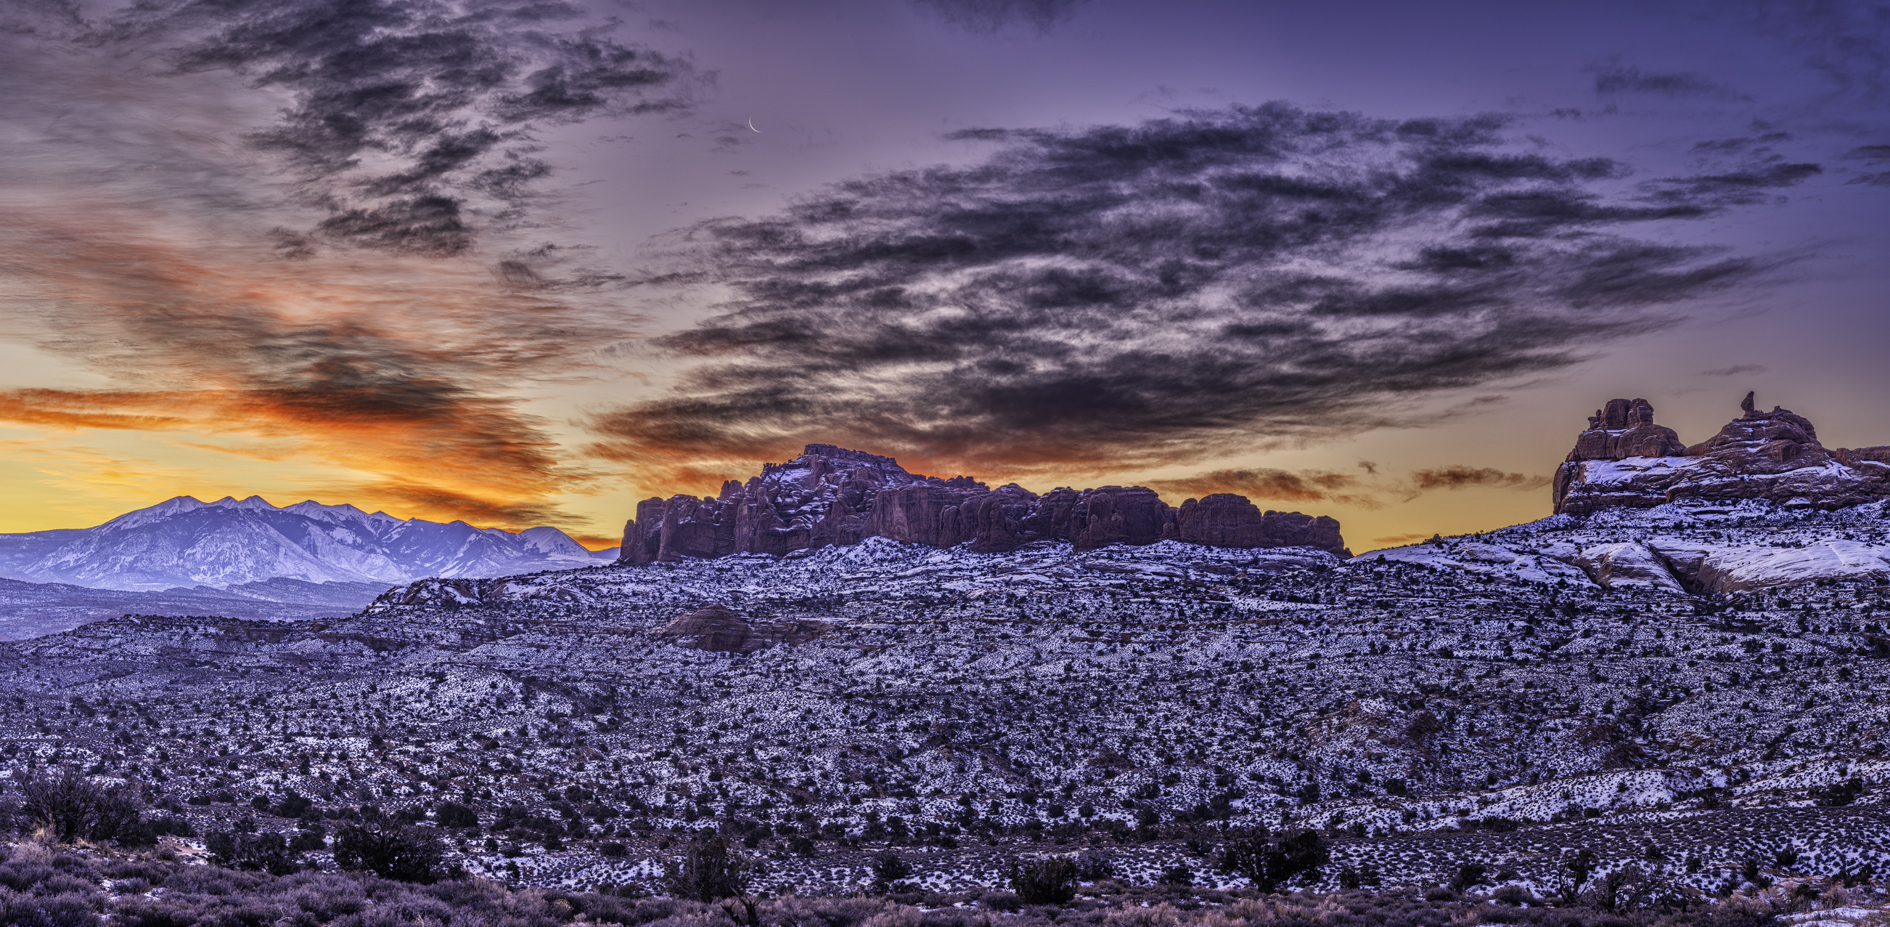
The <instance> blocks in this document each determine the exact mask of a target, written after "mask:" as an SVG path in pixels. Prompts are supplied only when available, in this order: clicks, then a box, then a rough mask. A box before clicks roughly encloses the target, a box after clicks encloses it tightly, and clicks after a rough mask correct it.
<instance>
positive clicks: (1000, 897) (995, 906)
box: [978, 892, 1024, 912]
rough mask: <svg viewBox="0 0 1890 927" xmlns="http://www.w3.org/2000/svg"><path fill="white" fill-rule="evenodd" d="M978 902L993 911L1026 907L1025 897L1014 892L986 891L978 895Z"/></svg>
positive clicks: (1016, 909) (1018, 909)
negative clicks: (1020, 896)
mask: <svg viewBox="0 0 1890 927" xmlns="http://www.w3.org/2000/svg"><path fill="white" fill-rule="evenodd" d="M978 903H979V904H981V905H984V906H985V907H987V908H990V909H991V910H993V911H1005V912H1010V911H1020V910H1023V907H1024V899H1022V898H1019V897H1017V895H1016V893H1014V892H985V893H984V894H982V895H979V896H978Z"/></svg>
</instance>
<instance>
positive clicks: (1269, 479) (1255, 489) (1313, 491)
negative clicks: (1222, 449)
mask: <svg viewBox="0 0 1890 927" xmlns="http://www.w3.org/2000/svg"><path fill="white" fill-rule="evenodd" d="M1357 484H1358V477H1355V476H1352V475H1350V474H1345V473H1331V472H1327V471H1320V470H1309V471H1302V472H1294V471H1291V470H1278V469H1272V468H1267V467H1259V468H1253V469H1240V470H1214V471H1210V472H1207V473H1198V474H1195V475H1193V476H1188V477H1182V478H1180V479H1172V480H1151V481H1149V487H1150V488H1152V489H1154V490H1156V491H1158V492H1160V493H1162V494H1163V495H1168V496H1189V497H1195V498H1199V497H1201V496H1210V495H1213V494H1215V493H1234V494H1235V495H1241V496H1246V497H1247V498H1249V499H1257V500H1260V501H1267V500H1280V501H1286V502H1315V501H1324V500H1336V501H1352V497H1351V496H1350V494H1349V493H1348V492H1347V491H1348V490H1351V489H1353V488H1354V487H1355V486H1356V485H1357Z"/></svg>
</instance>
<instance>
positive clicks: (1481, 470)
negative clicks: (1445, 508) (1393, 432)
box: [1411, 465, 1549, 493]
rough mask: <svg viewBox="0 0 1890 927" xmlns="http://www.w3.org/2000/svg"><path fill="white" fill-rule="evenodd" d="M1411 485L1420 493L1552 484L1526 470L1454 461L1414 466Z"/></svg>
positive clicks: (1546, 478)
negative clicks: (1507, 470)
mask: <svg viewBox="0 0 1890 927" xmlns="http://www.w3.org/2000/svg"><path fill="white" fill-rule="evenodd" d="M1411 485H1412V486H1413V487H1414V488H1415V489H1416V491H1417V492H1420V493H1423V492H1429V491H1431V490H1433V489H1469V488H1471V487H1478V488H1489V489H1540V488H1542V487H1544V486H1547V485H1549V478H1548V477H1546V476H1530V475H1529V474H1526V473H1505V472H1503V471H1501V470H1496V469H1492V468H1490V467H1466V466H1461V465H1452V466H1448V467H1437V468H1434V469H1428V470H1413V471H1411Z"/></svg>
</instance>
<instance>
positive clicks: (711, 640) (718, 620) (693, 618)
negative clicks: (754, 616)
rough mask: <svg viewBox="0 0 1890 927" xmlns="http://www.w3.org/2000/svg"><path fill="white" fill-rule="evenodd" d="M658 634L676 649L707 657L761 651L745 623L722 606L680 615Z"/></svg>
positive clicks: (752, 630) (752, 632)
mask: <svg viewBox="0 0 1890 927" xmlns="http://www.w3.org/2000/svg"><path fill="white" fill-rule="evenodd" d="M657 634H658V635H660V636H662V637H667V638H669V639H670V641H671V642H672V643H674V644H675V645H676V646H678V647H687V648H689V649H691V650H706V651H709V652H710V653H751V652H753V651H755V650H759V649H761V642H760V641H759V640H757V639H756V637H755V634H754V629H753V628H751V627H749V625H748V622H746V621H744V620H742V618H741V617H740V616H738V615H736V614H735V613H734V612H732V611H729V610H728V609H727V608H726V607H724V606H721V605H711V606H708V607H707V608H700V609H697V610H695V611H693V612H690V613H689V614H687V615H683V616H681V617H679V618H677V619H676V620H675V621H672V622H670V623H669V625H668V626H666V627H664V628H663V630H661V631H658V632H657ZM751 645H752V646H751Z"/></svg>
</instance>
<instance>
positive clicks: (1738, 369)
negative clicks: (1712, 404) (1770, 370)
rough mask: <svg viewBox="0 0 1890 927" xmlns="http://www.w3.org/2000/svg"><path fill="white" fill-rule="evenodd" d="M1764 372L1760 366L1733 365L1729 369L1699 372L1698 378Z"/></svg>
mask: <svg viewBox="0 0 1890 927" xmlns="http://www.w3.org/2000/svg"><path fill="white" fill-rule="evenodd" d="M1764 372H1765V367H1764V365H1762V364H1734V365H1732V366H1731V367H1719V368H1715V369H1713V370H1702V371H1700V376H1703V377H1736V376H1739V375H1741V374H1747V373H1764Z"/></svg>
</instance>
